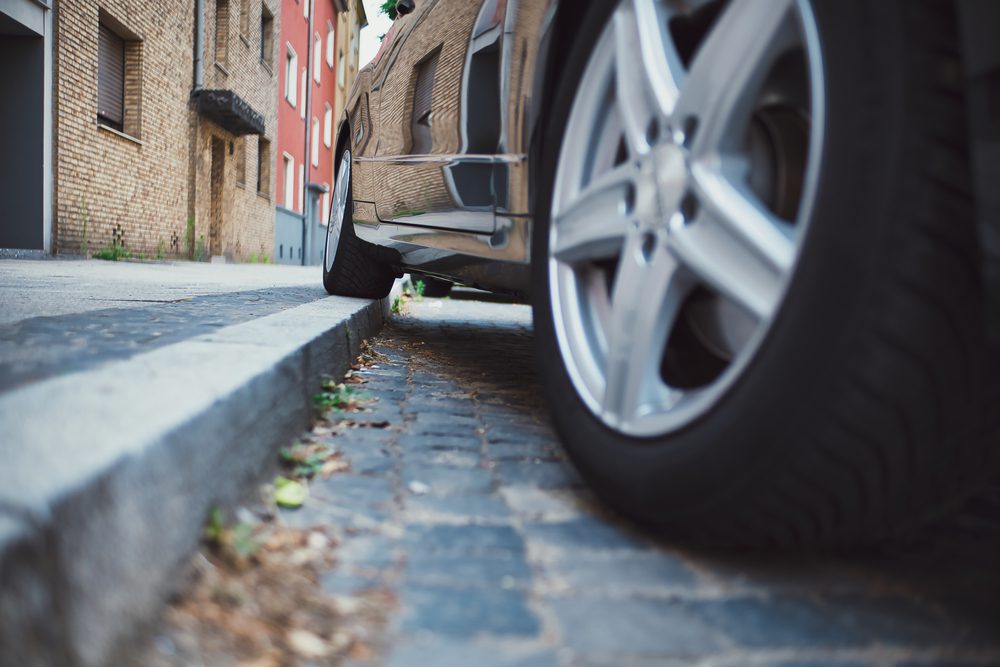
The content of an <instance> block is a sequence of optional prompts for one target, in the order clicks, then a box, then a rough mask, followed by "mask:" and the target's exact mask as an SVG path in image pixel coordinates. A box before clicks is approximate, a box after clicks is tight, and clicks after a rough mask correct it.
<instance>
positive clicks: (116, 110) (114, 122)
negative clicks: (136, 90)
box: [97, 23, 125, 131]
mask: <svg viewBox="0 0 1000 667" xmlns="http://www.w3.org/2000/svg"><path fill="white" fill-rule="evenodd" d="M97 122H98V123H102V124H104V125H107V126H108V127H113V128H114V129H116V130H119V131H120V130H123V129H124V127H125V40H124V39H122V38H121V37H119V36H118V35H116V34H115V33H114V32H112V31H111V28H109V27H107V26H106V25H104V24H103V23H102V24H100V27H99V28H98V41H97Z"/></svg>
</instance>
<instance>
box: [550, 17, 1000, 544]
mask: <svg viewBox="0 0 1000 667" xmlns="http://www.w3.org/2000/svg"><path fill="white" fill-rule="evenodd" d="M628 1H629V2H631V0H628ZM641 4H643V3H642V2H639V0H636V2H635V5H636V6H638V5H641ZM696 4H697V3H696ZM746 4H753V3H752V2H751V3H746ZM792 5H794V6H795V7H796V8H800V9H799V11H802V10H801V8H802V7H805V11H809V12H811V15H812V17H813V20H814V23H813V24H809V25H810V26H814V27H815V35H814V37H816V38H817V39H816V43H817V44H819V45H820V46H819V47H818V48H819V51H818V52H819V53H820V54H821V58H822V70H821V71H822V80H823V88H822V95H823V98H822V99H823V100H824V103H823V105H822V107H821V109H822V112H823V113H824V114H825V119H824V121H823V122H824V125H823V131H822V137H821V140H822V143H821V146H822V150H821V154H820V157H817V161H816V171H815V172H811V173H813V174H814V175H815V176H816V178H815V181H814V183H815V193H814V199H813V205H812V207H811V209H810V214H809V219H808V220H807V226H805V227H804V229H805V232H803V235H802V238H801V239H800V240H799V241H797V243H798V246H797V248H798V249H797V256H796V257H797V259H796V261H795V263H794V265H793V268H792V269H791V270H790V275H789V276H788V278H787V283H786V284H785V287H784V291H783V293H782V297H781V299H780V301H779V303H778V304H777V305H776V306H775V308H774V311H773V315H771V316H770V317H769V318H768V319H767V320H766V325H761V326H762V327H763V328H762V329H761V335H760V336H757V337H756V338H753V339H752V340H755V341H756V342H755V343H754V345H753V346H751V348H752V349H751V352H749V353H748V354H747V355H744V356H746V358H743V359H742V361H741V366H740V369H741V370H739V372H735V371H734V373H733V375H732V378H731V380H730V381H729V383H728V384H727V385H726V386H725V388H724V390H722V391H720V392H719V393H718V395H716V396H714V398H713V399H712V400H711V402H708V403H706V404H705V405H706V406H707V407H704V408H703V409H701V411H700V412H697V413H696V414H693V416H691V417H690V418H686V419H680V418H678V420H677V422H676V423H673V422H668V421H666V420H665V421H663V423H670V424H671V425H670V426H669V428H663V429H661V430H660V431H659V432H654V433H650V432H642V433H636V432H630V431H629V430H628V429H626V428H624V427H620V426H616V424H618V423H620V424H627V422H626V421H624V420H621V421H620V422H612V423H609V418H605V417H602V414H604V413H602V412H601V411H600V409H597V408H595V407H594V404H593V401H592V400H590V398H588V396H589V395H588V394H587V390H586V383H585V382H584V381H583V380H581V379H580V377H581V374H582V373H584V372H585V371H586V370H587V369H582V370H581V369H580V368H579V367H578V366H574V363H575V362H573V361H572V359H575V357H573V355H574V354H575V353H576V352H575V350H574V348H573V344H574V343H573V342H572V341H574V340H577V341H578V340H583V341H585V342H583V343H580V345H587V344H593V345H595V346H598V345H599V344H600V341H601V336H600V335H588V336H582V337H581V336H577V337H576V338H574V336H576V333H575V332H574V331H571V330H569V329H570V327H571V326H572V322H569V323H567V321H565V320H566V317H565V316H564V310H562V309H563V305H562V304H563V303H564V302H565V298H564V297H563V296H561V294H562V293H561V292H559V290H560V289H562V288H561V287H560V285H561V283H559V280H561V278H559V276H560V275H563V274H560V273H558V272H559V271H562V270H563V269H562V268H561V267H562V266H563V265H562V264H560V262H561V261H562V260H561V259H560V258H559V257H560V256H559V255H558V253H557V250H558V249H557V248H554V245H556V243H555V242H554V241H553V238H556V239H558V238H559V234H564V232H562V231H559V228H558V223H559V220H560V218H559V217H558V215H555V214H554V213H553V211H554V209H555V208H556V207H557V205H558V204H557V201H556V200H554V199H553V197H554V196H555V195H556V194H558V193H557V180H558V178H559V175H558V172H559V171H560V169H561V166H560V165H561V162H560V160H561V158H562V157H564V155H563V154H564V153H565V152H566V151H571V150H573V149H572V148H571V145H572V144H573V142H576V141H578V140H579V139H580V138H579V137H577V136H572V134H573V129H572V128H573V123H574V116H573V114H574V109H575V108H576V107H574V105H575V104H576V105H580V104H582V102H580V101H579V100H582V99H584V98H585V97H586V95H587V93H586V92H584V89H585V88H586V84H588V83H589V81H590V80H589V79H587V78H586V77H587V76H588V75H587V72H589V71H591V70H593V69H594V68H595V67H596V66H595V65H594V62H595V59H596V58H598V57H599V55H598V54H599V53H600V48H599V47H595V45H599V44H600V43H601V39H602V35H605V34H606V30H605V29H606V26H608V25H611V24H612V21H613V20H615V19H614V17H613V16H612V14H614V13H615V12H618V11H619V10H620V9H621V8H622V7H623V6H624V4H618V3H607V4H605V3H594V5H593V6H592V7H591V8H590V10H589V11H588V13H587V14H586V15H585V17H584V18H583V23H582V26H581V27H580V28H579V29H578V31H577V33H576V34H577V37H576V38H575V40H574V44H573V47H572V49H571V50H570V52H569V55H568V58H567V60H566V65H565V67H564V68H563V69H562V71H561V72H560V74H559V80H560V86H559V88H558V90H557V93H556V95H555V97H554V99H553V101H552V104H551V105H550V107H549V109H550V114H549V118H548V125H547V127H548V128H549V129H548V133H547V134H546V139H545V147H546V148H545V150H544V152H543V154H542V158H543V168H542V169H540V170H539V172H538V173H539V174H541V178H540V180H539V181H538V188H537V192H538V193H539V194H538V196H539V199H538V200H537V201H538V205H537V206H536V211H537V222H538V224H536V226H535V229H534V235H533V240H532V257H533V267H532V270H533V282H534V285H535V287H536V289H535V293H534V297H535V298H534V306H533V307H534V323H535V332H536V343H537V358H538V364H539V368H540V375H541V378H542V381H543V385H544V389H545V393H546V396H547V399H548V403H549V406H550V408H551V413H552V418H553V421H554V423H555V426H556V429H557V431H558V432H559V434H560V436H561V439H562V440H563V442H564V444H565V447H566V449H567V451H568V453H569V455H570V458H571V459H572V461H573V462H574V464H575V465H576V467H577V468H578V469H579V471H580V472H581V474H582V475H583V477H584V478H585V479H586V480H587V481H588V482H589V483H590V484H591V485H592V487H593V488H594V489H595V490H596V491H597V492H598V494H599V495H600V496H602V497H603V498H604V499H605V500H606V501H607V502H608V503H609V504H610V505H612V506H613V507H615V508H617V509H618V510H620V511H621V512H623V513H624V514H626V515H627V516H629V517H631V518H633V519H635V520H637V521H639V522H641V523H643V524H646V525H648V526H651V527H653V528H655V529H657V530H660V531H662V532H663V533H664V534H665V535H668V536H670V537H676V538H682V539H688V540H696V541H701V542H709V543H717V544H719V543H721V544H730V545H731V544H742V545H801V544H809V545H817V544H819V545H844V544H853V543H859V542H870V541H877V540H881V539H884V538H886V537H889V536H892V535H895V534H898V533H900V532H902V531H905V530H907V529H908V528H910V527H912V526H913V525H915V524H917V523H918V522H920V521H922V520H924V519H925V518H927V517H928V516H929V515H931V514H933V513H935V512H937V511H940V510H941V509H942V508H944V507H946V506H948V505H949V504H952V503H955V502H956V501H957V500H959V499H960V498H962V497H963V496H964V495H965V494H967V493H968V492H969V491H970V490H972V489H974V488H976V485H977V482H978V481H979V480H981V479H982V478H983V477H984V476H985V475H987V474H989V472H990V471H991V470H992V469H993V468H994V465H995V462H996V458H997V450H998V448H997V447H996V442H995V440H994V438H995V434H991V433H988V432H987V431H988V430H990V429H989V427H988V420H987V411H986V405H985V400H984V395H985V393H986V388H987V383H988V382H994V381H995V378H990V377H989V375H988V374H989V371H988V370H987V369H988V368H989V367H990V364H992V363H993V361H994V360H993V358H992V357H990V356H989V354H988V345H987V340H986V329H985V319H984V318H985V316H984V301H983V298H984V297H983V289H982V281H981V276H980V264H979V249H978V245H977V238H976V233H975V226H974V202H973V199H972V196H971V175H970V162H969V156H968V153H967V144H966V134H965V110H964V105H963V99H962V94H963V90H962V76H961V61H960V58H959V56H958V51H957V31H956V17H955V9H954V6H953V3H952V2H949V1H947V0H928V1H926V2H920V3H911V2H905V1H903V0H884V1H882V2H879V3H869V2H866V1H864V0H813V1H812V2H810V3H801V4H799V3H795V2H792ZM732 6H733V5H729V6H728V7H732ZM768 8H769V9H770V6H769V7H768ZM724 11H728V8H727V9H726V10H724ZM713 20H720V19H719V18H718V16H717V17H716V18H715V19H713ZM802 25H806V23H805V21H803V23H802ZM613 29H616V28H613ZM807 32H808V31H807ZM807 38H808V35H807V36H806V38H804V39H807ZM678 48H680V47H678ZM694 57H695V58H696V57H697V51H696V52H695V56H694ZM636 66H637V67H638V66H639V65H636ZM588 68H591V69H588ZM595 71H596V70H595ZM616 76H617V75H616ZM815 76H816V75H815V72H813V74H811V78H810V81H813V80H815ZM615 85H617V86H619V88H620V87H621V86H622V85H623V84H621V83H620V82H619V83H617V84H615ZM581 113H582V112H581ZM814 118H815V117H814ZM812 122H815V119H814V120H813V121H812ZM564 128H565V129H564ZM581 136H582V135H581ZM632 197H633V199H634V198H635V195H634V193H633V194H632ZM556 199H558V197H557V198H556ZM681 205H682V206H683V204H681ZM622 210H626V211H627V210H628V207H627V206H626V207H625V208H624V209H622ZM800 210H801V209H800ZM567 219H568V218H567ZM554 221H555V222H554ZM610 222H611V221H610V220H609V223H610ZM554 230H556V231H554ZM655 238H656V239H658V238H659V237H655ZM656 242H657V243H658V242H659V241H656ZM625 247H628V246H627V244H626V245H625ZM623 252H624V251H623ZM621 261H624V260H621ZM618 266H621V264H619V265H618ZM615 270H617V269H615ZM567 275H570V274H567ZM572 275H576V274H572ZM614 280H615V281H617V280H618V278H617V277H616V278H614ZM615 286H616V283H615V284H613V285H609V287H608V291H609V292H612V293H614V289H615ZM572 295H573V297H574V298H576V299H578V300H584V299H586V298H588V297H587V294H586V293H585V292H584V291H582V288H581V290H579V291H573V292H572ZM690 303H691V302H690V301H684V305H683V306H682V308H688V307H690ZM645 306H646V307H649V308H656V307H658V304H656V303H649V302H645ZM574 307H575V306H574ZM572 312H576V311H572ZM581 312H585V310H581ZM688 333H690V332H688ZM669 335H670V338H669V340H670V341H671V343H670V344H671V345H673V344H674V343H673V341H674V340H675V339H674V335H678V336H680V338H683V336H682V335H681V334H677V332H676V331H674V332H673V333H670V334H669ZM755 335H756V334H755ZM595 340H596V341H597V342H594V341H595ZM567 341H570V342H569V343H567ZM586 341H590V343H587V342H586ZM651 354H653V355H654V356H651V357H650V358H651V359H658V358H659V357H658V356H655V355H657V354H660V351H659V350H653V351H652V352H651ZM667 354H669V350H668V352H667V353H664V361H663V362H662V367H661V369H659V370H658V372H659V373H660V374H661V375H662V374H664V373H665V372H666V371H664V370H662V368H666V365H667V360H666V355H667ZM691 356H692V357H697V355H691ZM741 358H742V357H739V356H734V357H733V359H737V360H738V359H741ZM568 359H570V361H568ZM692 363H693V362H692ZM727 363H730V364H735V363H736V361H729V362H727ZM727 368H728V367H727ZM717 373H718V374H717V375H715V376H712V377H715V378H723V377H730V376H729V375H727V372H726V371H718V372H717ZM608 377H609V378H610V375H609V376H608ZM710 382H721V380H712V381H710ZM692 383H693V385H694V386H695V387H696V389H693V390H691V391H690V394H691V395H692V396H694V394H695V393H697V392H702V393H699V394H697V395H698V396H703V395H709V393H710V392H709V391H708V389H710V388H711V387H713V386H714V385H712V384H707V385H704V387H706V389H702V385H698V384H697V383H698V380H694V381H692ZM678 384H683V382H681V381H678ZM610 385H611V380H610V379H608V380H607V384H606V387H607V386H610ZM685 386H686V385H685ZM991 386H992V385H991ZM606 391H607V390H606ZM687 396H688V394H683V395H682V398H683V397H687ZM607 400H608V399H607V397H606V398H605V403H607ZM616 400H617V399H616ZM694 400H695V399H694V398H692V401H694ZM666 404H667V403H664V405H666ZM677 405H680V402H679V401H678V403H677ZM692 405H696V403H692ZM598 407H599V406H598ZM667 409H668V410H669V409H672V408H667Z"/></svg>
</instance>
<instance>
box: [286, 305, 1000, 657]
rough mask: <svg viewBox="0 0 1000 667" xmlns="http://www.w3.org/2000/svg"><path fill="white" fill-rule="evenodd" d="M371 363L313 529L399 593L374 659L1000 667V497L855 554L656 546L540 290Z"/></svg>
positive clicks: (422, 320) (435, 321)
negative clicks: (629, 518) (571, 425)
mask: <svg viewBox="0 0 1000 667" xmlns="http://www.w3.org/2000/svg"><path fill="white" fill-rule="evenodd" d="M376 349H377V350H378V351H379V352H381V353H382V354H383V355H385V356H384V358H383V359H382V360H381V361H380V362H379V363H378V364H377V366H375V367H372V368H369V369H367V370H365V371H364V372H363V375H364V377H365V378H366V379H367V383H366V384H365V389H366V390H367V391H369V392H370V393H371V394H372V395H374V396H375V397H376V398H377V399H378V400H377V402H376V403H374V404H373V406H374V409H373V412H371V413H369V414H365V415H361V416H360V418H361V419H363V420H368V421H370V422H388V423H389V427H388V428H352V429H346V430H342V431H340V432H339V433H338V434H337V435H335V436H332V437H331V438H330V442H329V444H330V445H331V446H333V447H336V448H337V449H338V450H339V451H340V452H342V453H343V455H344V457H345V458H346V460H348V461H349V462H350V465H351V469H350V471H349V472H348V473H346V474H338V475H334V476H333V477H331V478H329V479H327V480H319V479H317V480H316V481H314V482H313V484H312V488H311V495H310V498H309V500H308V501H307V503H306V504H305V506H304V507H303V508H301V509H299V510H294V511H283V512H282V515H283V517H284V520H285V521H287V522H288V523H290V524H292V525H295V526H301V527H306V526H313V525H324V526H326V527H327V529H328V530H332V531H333V532H334V533H335V534H336V535H337V536H338V540H339V546H338V548H337V552H336V555H335V558H336V560H337V563H338V564H337V566H336V567H335V568H334V569H333V570H332V571H330V572H329V573H328V574H327V575H326V576H325V577H324V578H323V587H324V588H325V590H326V591H327V592H328V593H329V594H331V595H334V596H339V598H340V599H343V600H350V599H351V598H352V596H358V595H361V594H362V593H361V591H365V590H370V589H379V590H381V591H387V592H388V593H389V594H390V595H389V598H390V599H395V600H396V603H395V605H394V607H393V609H392V612H391V613H390V620H389V621H388V623H387V624H386V626H385V627H380V628H372V629H371V632H372V633H377V635H378V636H376V637H374V639H376V640H377V643H378V644H379V645H380V649H379V651H380V652H379V653H378V654H377V655H376V656H375V657H372V658H371V659H370V660H361V661H357V662H352V663H349V664H359V665H368V664H379V665H382V664H384V665H390V666H392V667H424V666H429V667H450V666H456V667H457V666H466V665H471V666H474V667H494V666H497V667H500V666H504V667H511V666H515V665H516V666H519V667H535V666H547V665H560V666H567V665H570V666H574V667H575V666H579V667H611V666H623V667H627V666H642V667H651V666H653V665H657V666H664V665H666V666H671V665H703V666H706V667H707V666H716V665H719V666H721V665H733V666H743V665H767V666H769V667H777V666H781V667H791V666H793V665H794V666H796V667H834V666H836V667H853V666H860V665H877V666H880V667H890V666H891V667H910V666H916V665H946V666H950V667H964V666H967V665H968V666H971V665H997V664H1000V494H998V493H997V491H996V489H995V488H994V489H993V490H991V491H988V492H986V493H984V494H982V495H981V496H979V497H978V498H977V499H976V500H974V501H973V502H971V503H970V504H969V505H968V506H967V507H966V508H965V509H963V510H962V511H961V512H960V513H959V514H958V515H952V516H951V517H949V518H948V519H947V520H945V521H943V522H941V523H939V524H937V525H935V526H933V527H930V528H928V529H927V530H926V531H924V533H922V534H921V535H919V536H915V537H914V538H913V539H912V541H910V542H908V543H906V544H895V545H892V546H886V547H882V548H880V549H878V550H866V551H864V552H860V553H853V554H841V555H829V554H828V555H801V554H800V555H788V554H774V553H760V552H735V551H711V550H704V549H700V550H699V549H692V548H688V547H683V546H676V545H672V544H669V543H664V542H657V541H656V540H654V539H652V538H651V537H650V536H648V535H644V534H643V533H642V532H641V531H636V530H634V529H632V528H630V527H628V526H627V525H626V524H625V523H624V522H623V521H621V520H620V519H618V518H616V517H614V516H611V515H610V514H609V513H608V512H607V511H606V510H604V509H603V508H602V507H601V505H600V504H599V503H598V502H597V501H596V500H595V499H594V498H593V497H592V496H591V495H590V494H589V493H588V492H587V491H586V489H584V488H583V487H582V485H581V482H580V480H579V479H578V477H577V476H576V474H575V473H574V471H573V470H572V468H571V467H570V466H569V464H568V463H567V462H566V461H565V460H564V458H563V455H562V454H561V452H560V449H559V446H558V444H557V440H556V437H555V435H554V434H553V431H552V429H551V427H550V425H549V423H548V421H547V417H546V413H545V408H544V405H543V403H542V399H541V396H540V392H539V388H538V386H537V380H536V377H535V375H534V372H533V367H534V365H533V363H532V349H531V328H530V311H529V310H528V308H526V307H525V306H517V305H511V304H497V303H482V302H472V301H465V300H459V299H451V300H443V301H442V300H432V299H426V300H424V301H423V302H420V303H413V304H411V305H410V308H409V314H408V315H407V316H403V317H397V318H395V319H394V320H393V321H392V323H391V324H390V325H389V326H388V327H387V329H386V331H385V332H384V335H383V338H382V340H381V342H380V343H379V345H378V346H377V348H376Z"/></svg>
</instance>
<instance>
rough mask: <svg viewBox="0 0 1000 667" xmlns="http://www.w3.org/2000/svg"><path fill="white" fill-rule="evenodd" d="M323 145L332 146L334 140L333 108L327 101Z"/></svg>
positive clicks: (324, 113) (324, 115)
mask: <svg viewBox="0 0 1000 667" xmlns="http://www.w3.org/2000/svg"><path fill="white" fill-rule="evenodd" d="M323 106H324V107H325V108H324V110H323V145H325V146H326V147H327V148H329V147H330V142H331V141H332V140H333V109H331V108H330V105H329V104H327V103H326V102H324V103H323Z"/></svg>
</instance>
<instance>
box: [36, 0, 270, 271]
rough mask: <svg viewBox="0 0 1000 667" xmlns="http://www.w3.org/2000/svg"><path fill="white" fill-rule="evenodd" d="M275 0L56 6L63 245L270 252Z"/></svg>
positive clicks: (58, 240)
mask: <svg viewBox="0 0 1000 667" xmlns="http://www.w3.org/2000/svg"><path fill="white" fill-rule="evenodd" d="M278 2H279V0H190V2H174V1H171V0H159V1H150V0H102V2H101V3H100V4H98V2H96V0H73V1H69V0H63V1H61V2H59V3H58V5H57V7H56V10H57V11H56V27H55V47H54V50H55V65H54V67H55V81H56V83H55V110H54V119H55V122H54V136H55V158H54V164H55V170H54V171H55V186H54V217H55V225H54V227H55V234H54V242H53V250H55V251H57V252H61V253H74V254H75V253H86V252H88V251H89V252H93V251H94V250H96V249H99V248H102V247H107V246H111V245H114V244H118V245H122V246H124V247H125V248H126V249H127V250H129V251H130V252H133V253H143V254H145V255H148V256H157V255H164V256H175V257H187V256H192V255H194V256H197V257H198V258H206V257H207V256H209V255H222V256H225V257H227V258H229V259H232V260H245V259H248V258H251V257H254V256H256V257H260V256H261V255H269V253H270V252H271V248H272V247H273V211H274V207H273V203H272V193H273V192H274V184H273V174H272V173H271V172H272V170H271V164H272V160H273V153H272V149H271V146H272V145H273V143H274V140H275V136H276V126H277V109H276V100H275V97H276V91H277V74H276V72H275V62H276V60H277V57H276V54H277V44H276V35H277V34H278V32H279V30H280V16H279V14H280V12H279V11H278ZM197 7H200V8H201V12H200V15H198V13H197V12H196V11H195V8H197ZM198 28H200V29H201V30H200V39H197V37H198V35H197V34H196V33H198Z"/></svg>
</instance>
